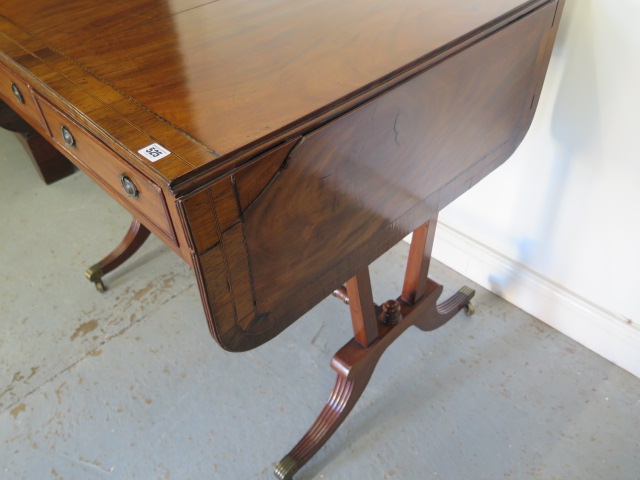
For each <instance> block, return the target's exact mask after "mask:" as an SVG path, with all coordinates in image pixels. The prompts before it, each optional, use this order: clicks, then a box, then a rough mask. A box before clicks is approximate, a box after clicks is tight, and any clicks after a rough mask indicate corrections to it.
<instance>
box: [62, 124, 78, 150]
mask: <svg viewBox="0 0 640 480" xmlns="http://www.w3.org/2000/svg"><path fill="white" fill-rule="evenodd" d="M60 132H62V141H63V142H64V144H65V145H66V146H67V147H75V146H76V139H75V138H73V135H71V132H70V131H69V129H68V128H67V127H65V126H64V125H62V126H61V127H60Z"/></svg>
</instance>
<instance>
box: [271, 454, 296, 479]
mask: <svg viewBox="0 0 640 480" xmlns="http://www.w3.org/2000/svg"><path fill="white" fill-rule="evenodd" d="M299 469H300V467H298V463H297V462H296V461H295V460H294V459H293V458H291V457H290V456H289V455H287V456H286V457H284V458H283V459H282V460H280V461H279V462H278V463H276V466H275V468H274V469H273V474H274V475H275V476H276V478H277V479H278V480H293V476H294V475H295V473H296V472H297V471H298V470H299Z"/></svg>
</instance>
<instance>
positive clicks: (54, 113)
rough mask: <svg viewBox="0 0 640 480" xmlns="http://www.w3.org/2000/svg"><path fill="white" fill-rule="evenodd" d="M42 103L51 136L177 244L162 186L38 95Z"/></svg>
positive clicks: (86, 170)
mask: <svg viewBox="0 0 640 480" xmlns="http://www.w3.org/2000/svg"><path fill="white" fill-rule="evenodd" d="M38 103H39V104H40V107H41V109H42V114H43V115H44V119H45V121H46V123H47V125H48V127H49V131H50V132H51V136H52V137H53V139H54V140H55V142H56V143H57V144H58V145H59V146H60V147H62V149H64V150H65V151H66V152H67V153H68V154H69V156H70V157H72V159H75V161H74V163H76V164H77V165H78V167H79V168H80V169H82V170H84V171H85V172H86V173H87V174H88V175H89V176H90V177H92V178H93V179H94V180H95V181H96V182H97V183H98V184H99V185H100V186H102V187H103V188H104V189H105V190H106V191H107V192H108V193H109V194H110V195H111V196H112V197H114V198H115V199H116V200H118V201H119V202H120V203H121V204H122V205H123V206H124V207H125V208H127V209H128V210H129V211H131V212H132V213H133V214H134V215H136V216H137V217H138V218H140V219H141V220H142V221H143V223H144V224H145V225H147V226H148V227H149V228H150V229H151V230H152V231H154V233H158V230H159V231H160V233H162V234H164V236H166V239H167V240H169V241H171V242H172V243H175V242H176V240H175V234H174V231H173V227H172V224H171V220H170V218H169V213H168V210H167V206H166V203H165V199H164V195H163V193H162V190H161V189H160V187H158V186H157V185H156V184H155V183H153V182H152V181H151V180H149V179H148V178H147V177H145V176H144V175H143V174H142V173H140V172H138V171H137V170H135V169H134V168H132V167H131V165H129V164H128V163H126V162H125V161H124V160H123V159H122V158H121V157H120V156H118V155H117V154H115V153H114V152H113V151H112V150H110V149H109V148H108V147H107V146H106V145H105V144H103V143H102V142H101V141H100V140H98V139H97V138H95V137H94V136H93V135H92V134H91V133H89V132H87V131H86V130H85V129H84V128H83V127H81V126H80V125H78V124H77V123H76V122H75V121H74V120H72V119H71V118H69V117H68V116H67V115H65V114H64V113H63V112H61V111H60V110H58V109H57V108H56V107H54V106H53V105H51V104H50V103H49V102H48V101H47V100H44V99H42V98H41V97H40V96H38ZM145 219H146V221H145ZM154 227H155V228H154Z"/></svg>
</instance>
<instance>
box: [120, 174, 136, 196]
mask: <svg viewBox="0 0 640 480" xmlns="http://www.w3.org/2000/svg"><path fill="white" fill-rule="evenodd" d="M120 183H121V184H122V189H123V190H124V193H126V194H127V196H128V197H131V198H138V195H139V192H138V187H136V184H135V183H133V180H131V179H130V178H129V177H127V176H126V175H124V174H123V175H120Z"/></svg>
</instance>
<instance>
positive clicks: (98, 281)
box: [84, 264, 107, 293]
mask: <svg viewBox="0 0 640 480" xmlns="http://www.w3.org/2000/svg"><path fill="white" fill-rule="evenodd" d="M103 275H104V272H103V271H102V267H101V266H100V265H99V264H95V265H92V266H90V267H89V268H87V270H86V271H85V272H84V276H85V277H87V280H89V281H90V282H93V283H94V284H95V286H96V290H98V291H99V292H100V293H103V292H106V291H107V286H106V285H105V284H104V283H103V282H102V276H103Z"/></svg>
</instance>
